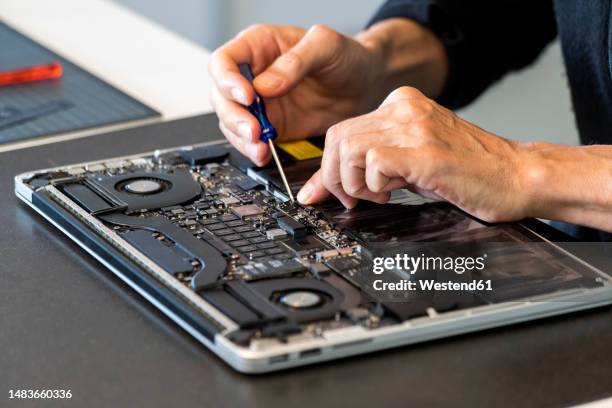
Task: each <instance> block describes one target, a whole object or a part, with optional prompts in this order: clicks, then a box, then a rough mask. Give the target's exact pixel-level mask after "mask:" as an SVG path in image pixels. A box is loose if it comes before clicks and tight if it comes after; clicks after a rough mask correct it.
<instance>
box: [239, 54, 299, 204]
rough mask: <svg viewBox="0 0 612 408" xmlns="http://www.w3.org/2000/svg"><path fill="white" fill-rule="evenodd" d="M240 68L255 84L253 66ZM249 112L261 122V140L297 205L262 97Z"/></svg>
mask: <svg viewBox="0 0 612 408" xmlns="http://www.w3.org/2000/svg"><path fill="white" fill-rule="evenodd" d="M238 68H239V69H240V73H241V74H242V76H244V77H245V78H246V79H247V80H248V81H249V82H250V83H253V80H254V79H255V76H254V75H253V71H252V70H251V66H250V65H249V64H239V65H238ZM248 108H249V112H251V114H252V115H253V116H255V117H256V118H257V121H258V122H259V127H260V128H261V133H260V134H259V140H261V141H262V142H264V143H268V146H270V151H271V152H272V157H273V158H274V162H275V163H276V167H277V168H278V173H279V174H280V176H281V179H282V180H283V184H284V185H285V189H286V190H287V194H288V195H289V199H290V200H291V202H292V203H295V198H294V197H293V193H292V192H291V188H290V187H289V182H288V181H287V177H286V176H285V170H283V165H282V164H281V162H280V160H279V158H278V154H277V153H276V147H274V139H276V137H277V136H278V133H277V132H276V129H275V128H274V126H272V123H270V120H269V119H268V116H267V115H266V105H265V104H264V100H263V98H262V97H261V96H259V95H258V94H257V92H255V100H254V101H253V103H252V104H251V105H249V107H248Z"/></svg>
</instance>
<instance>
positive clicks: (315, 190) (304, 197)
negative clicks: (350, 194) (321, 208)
mask: <svg viewBox="0 0 612 408" xmlns="http://www.w3.org/2000/svg"><path fill="white" fill-rule="evenodd" d="M330 196H331V193H330V192H329V191H327V189H326V188H325V186H324V185H323V182H322V181H321V170H317V172H316V173H315V174H313V175H312V177H310V180H308V182H307V183H306V184H304V186H303V187H302V188H301V189H300V191H299V193H298V195H297V199H298V201H299V202H300V203H302V204H305V205H308V204H313V203H320V202H322V201H325V200H327V199H328V198H329V197H330Z"/></svg>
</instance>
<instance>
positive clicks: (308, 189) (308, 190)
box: [297, 183, 312, 204]
mask: <svg viewBox="0 0 612 408" xmlns="http://www.w3.org/2000/svg"><path fill="white" fill-rule="evenodd" d="M311 195H312V186H311V185H310V184H308V183H307V184H305V185H304V187H302V189H301V190H300V191H299V192H298V195H297V199H298V201H299V202H300V203H302V204H310V202H309V201H308V200H309V199H310V196H311Z"/></svg>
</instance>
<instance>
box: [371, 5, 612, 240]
mask: <svg viewBox="0 0 612 408" xmlns="http://www.w3.org/2000/svg"><path fill="white" fill-rule="evenodd" d="M611 4H612V2H611V1H610V0H588V1H579V0H496V1H490V0H488V1H487V0H389V1H387V2H386V3H385V4H384V5H383V6H382V7H381V8H380V9H379V10H378V12H377V14H376V15H375V16H374V17H373V19H372V21H371V22H370V25H371V24H374V23H375V22H378V21H380V20H383V19H386V18H391V17H406V18H410V19H413V20H415V21H417V22H419V23H421V24H422V25H424V26H426V27H428V28H430V29H431V30H432V31H433V32H434V33H436V35H438V37H439V38H440V39H441V40H442V42H443V43H444V46H445V48H446V51H447V55H448V60H449V68H450V71H449V72H450V73H449V79H448V81H447V84H446V86H445V89H444V92H443V93H442V95H441V96H440V98H439V100H438V102H440V103H441V104H443V105H445V106H447V107H449V108H451V109H455V108H460V107H462V106H464V105H466V104H468V103H470V102H471V101H473V100H474V99H475V98H476V97H478V95H480V94H481V93H482V92H483V91H484V90H485V89H487V87H488V86H489V85H491V84H492V83H494V82H495V81H497V80H498V79H500V78H501V77H502V76H504V75H505V74H506V73H507V72H509V71H514V70H518V69H521V68H523V67H525V66H527V65H529V64H531V63H532V62H533V61H534V60H535V59H536V58H537V57H538V55H540V53H541V52H542V50H543V49H544V48H545V47H546V45H547V44H549V43H550V42H551V41H552V40H553V39H554V38H555V37H556V36H557V34H559V37H560V39H561V46H562V49H563V56H564V59H565V66H566V70H567V76H568V80H569V85H570V89H571V95H572V103H573V107H574V112H575V116H576V123H577V126H578V131H579V133H580V139H581V141H582V143H584V144H612V14H611ZM611 216H612V215H611ZM576 232H577V231H576ZM580 233H581V234H582V236H581V238H583V239H587V240H598V239H602V240H610V238H611V237H612V234H605V233H601V232H598V231H592V230H591V231H587V230H586V229H581V231H580ZM584 234H587V235H584Z"/></svg>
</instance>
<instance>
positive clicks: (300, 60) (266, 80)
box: [253, 25, 343, 98]
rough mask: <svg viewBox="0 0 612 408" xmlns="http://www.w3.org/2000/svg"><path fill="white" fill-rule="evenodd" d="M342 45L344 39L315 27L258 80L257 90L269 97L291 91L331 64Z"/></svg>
mask: <svg viewBox="0 0 612 408" xmlns="http://www.w3.org/2000/svg"><path fill="white" fill-rule="evenodd" d="M342 44H343V37H342V35H341V34H339V33H338V32H336V31H334V30H332V29H330V28H327V27H324V26H321V25H315V26H313V27H312V28H310V29H309V30H308V31H307V32H306V34H304V36H303V37H302V39H301V40H300V41H298V43H297V44H295V45H294V46H293V47H292V48H291V49H290V50H289V51H287V52H285V53H284V54H282V55H281V56H279V57H278V58H277V59H276V60H275V61H274V62H273V63H272V65H270V66H269V67H268V68H267V69H266V70H265V71H264V72H262V73H261V74H259V75H258V76H257V78H255V81H254V83H253V84H254V86H255V89H256V90H257V92H259V93H260V94H261V95H262V96H263V97H266V98H276V97H279V96H282V95H284V94H286V93H288V92H290V91H291V90H292V89H293V88H295V87H296V86H297V85H298V84H299V83H300V82H301V81H302V80H303V79H304V77H305V76H306V75H308V74H309V73H310V72H312V71H316V70H319V69H321V68H322V67H324V66H325V65H326V64H329V63H330V62H331V61H332V60H333V58H334V56H335V55H337V53H338V52H339V48H341V47H342Z"/></svg>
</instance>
